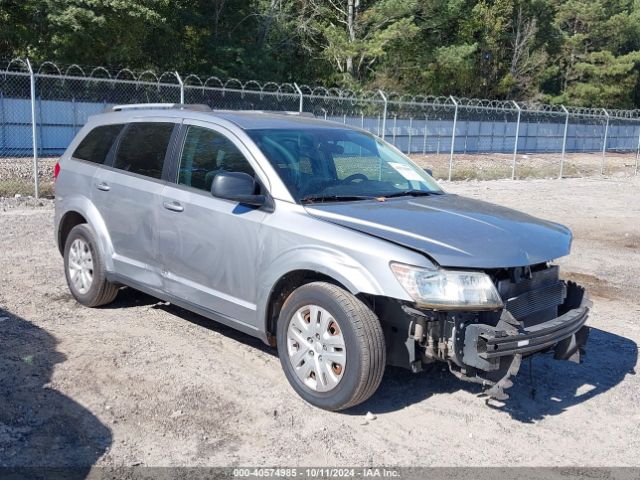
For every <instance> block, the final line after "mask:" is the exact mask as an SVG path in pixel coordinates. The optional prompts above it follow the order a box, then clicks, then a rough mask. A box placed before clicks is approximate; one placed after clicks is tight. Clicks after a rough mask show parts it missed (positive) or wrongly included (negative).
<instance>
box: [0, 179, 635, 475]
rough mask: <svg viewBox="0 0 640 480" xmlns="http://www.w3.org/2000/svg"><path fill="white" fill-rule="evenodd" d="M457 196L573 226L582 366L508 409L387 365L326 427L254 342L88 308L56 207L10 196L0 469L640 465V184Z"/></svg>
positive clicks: (195, 323) (520, 187)
mask: <svg viewBox="0 0 640 480" xmlns="http://www.w3.org/2000/svg"><path fill="white" fill-rule="evenodd" d="M444 186H445V188H446V189H447V190H449V191H451V192H456V193H461V194H464V195H468V196H471V197H475V198H481V199H484V200H488V201H493V202H497V203H501V204H504V205H507V206H511V207H514V208H519V209H522V210H525V211H527V212H529V213H532V214H535V215H538V216H541V217H545V218H549V219H552V220H555V221H559V222H562V223H565V224H567V225H569V226H570V227H571V228H572V229H573V231H574V235H575V241H574V245H573V254H572V256H571V257H570V258H567V259H562V260H561V261H560V264H561V266H562V268H563V270H564V273H565V274H566V275H567V276H569V277H571V278H574V279H576V280H579V281H581V282H583V283H584V284H585V285H586V286H587V287H588V288H589V290H590V293H591V296H592V298H593V300H594V308H593V311H592V315H591V320H590V325H591V326H592V327H593V328H592V332H591V337H590V341H589V344H588V355H587V357H586V359H585V362H584V363H583V364H582V365H575V364H572V363H568V362H559V361H554V360H552V359H551V358H549V357H546V356H545V357H540V358H536V359H534V360H533V362H532V363H531V364H529V362H528V361H526V362H524V363H523V367H522V369H521V373H520V375H519V376H518V377H517V378H516V382H515V386H514V387H513V388H512V389H511V390H509V393H510V394H511V399H510V400H508V401H507V402H506V405H505V406H504V407H503V408H493V407H490V406H488V405H485V403H484V401H483V400H482V399H481V398H479V397H478V393H479V392H480V389H479V388H478V387H477V386H475V385H472V384H468V383H463V382H460V381H458V380H456V379H455V378H453V377H452V376H451V375H450V374H449V373H448V372H446V371H445V370H444V369H442V368H440V367H438V368H435V369H433V370H431V371H426V372H421V373H419V374H410V373H408V372H405V371H403V370H398V369H391V368H389V369H387V372H386V375H385V378H384V380H383V383H382V386H381V388H380V390H379V391H378V392H377V394H376V395H375V396H374V397H373V398H372V399H371V400H370V401H368V402H367V403H366V404H364V405H362V406H360V407H356V408H354V409H352V410H350V411H347V412H344V413H329V412H324V411H321V410H318V409H315V408H313V407H311V406H309V405H307V404H306V403H304V402H303V401H302V400H301V399H300V398H298V397H297V396H296V395H295V394H294V392H293V390H292V389H291V388H290V387H289V385H288V384H287V382H286V380H285V377H284V375H283V373H282V371H281V369H280V365H279V362H278V358H277V357H276V355H275V351H274V350H273V349H270V348H268V347H265V346H264V345H262V344H261V343H260V342H259V341H257V340H254V339H252V338H250V337H248V336H245V335H242V334H239V333H236V332H234V331H232V330H230V329H228V328H225V327H223V326H220V325H218V324H216V323H214V322H210V321H208V320H206V319H203V318H201V317H198V316H196V315H193V314H190V313H188V312H185V311H184V310H181V309H179V308H176V307H174V306H171V305H166V304H163V303H159V302H157V301H156V300H154V299H153V298H151V297H148V296H145V295H143V294H140V293H136V292H134V291H131V290H123V291H121V292H120V295H119V297H118V299H117V300H116V303H115V304H113V305H112V306H109V307H108V308H101V309H87V308H84V307H81V306H79V305H78V304H77V303H76V302H75V301H74V300H73V299H72V298H71V296H70V294H69V292H68V290H67V287H66V285H65V280H64V274H63V271H62V260H61V257H60V255H59V254H58V252H57V251H56V249H55V247H54V244H53V232H52V224H51V223H52V214H53V205H52V202H51V201H47V200H44V201H41V202H36V201H34V200H29V199H5V200H1V199H0V308H1V310H0V465H20V466H24V465H49V466H50V465H85V466H89V465H92V464H95V465H98V466H127V465H152V466H168V465H182V466H186V465H189V466H200V465H206V466H218V465H289V466H305V465H314V466H337V465H350V466H360V465H381V464H382V465H387V466H403V465H404V466H406V465H413V466H417V465H438V466H454V465H464V466H472V465H478V466H480V465H482V466H496V465H504V466H507V465H519V466H541V465H545V466H546V465H562V466H568V465H589V466H612V465H627V466H629V465H632V466H639V465H640V458H639V456H638V452H640V409H638V405H639V404H640V382H639V381H638V377H637V376H635V369H637V365H638V347H637V343H638V342H639V341H640V324H639V322H638V318H639V314H640V306H639V305H638V297H639V295H640V222H639V221H638V219H640V202H638V191H639V189H640V178H631V179H630V178H624V179H619V178H601V179H567V180H562V181H558V180H554V181H549V180H546V181H545V180H531V181H509V180H502V181H488V182H460V183H445V185H444ZM369 411H370V412H372V413H373V414H375V415H376V417H377V418H375V419H374V420H369V421H366V420H365V414H366V413H367V412H369Z"/></svg>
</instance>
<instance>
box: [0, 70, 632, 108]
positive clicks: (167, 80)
mask: <svg viewBox="0 0 640 480" xmlns="http://www.w3.org/2000/svg"><path fill="white" fill-rule="evenodd" d="M1 67H2V64H0V68H1ZM29 68H30V67H29V63H28V60H27V59H23V58H14V59H11V60H8V61H6V64H5V66H4V69H3V70H0V75H1V76H2V77H3V79H5V80H6V77H7V75H29V74H30V73H29ZM32 68H33V73H34V75H36V76H37V77H39V78H47V79H51V80H59V81H60V83H61V85H64V84H65V82H67V81H69V82H71V81H78V80H81V81H89V82H101V83H102V82H107V83H111V84H113V85H116V84H133V85H139V86H145V87H155V88H157V89H158V91H159V90H160V89H161V88H166V87H174V88H175V87H181V88H184V89H189V90H198V89H200V90H202V91H203V92H205V91H207V90H213V91H219V92H221V94H222V95H224V94H226V93H234V94H239V95H240V96H241V98H243V97H244V96H245V95H259V96H260V98H262V97H263V96H265V95H268V96H275V97H276V98H277V99H282V98H285V97H293V96H300V95H302V96H303V97H305V98H307V99H309V100H312V101H313V102H316V105H315V106H316V107H318V105H317V102H319V103H320V104H322V103H323V102H324V103H326V104H329V103H337V104H339V105H340V104H342V105H351V106H353V107H355V106H357V105H359V104H384V103H387V104H388V106H389V107H390V108H391V109H392V111H394V112H395V114H396V115H397V113H398V112H401V111H405V110H406V111H409V112H411V111H417V110H425V111H454V110H455V109H456V108H458V109H464V110H465V111H468V112H495V113H501V114H514V113H517V112H522V113H527V114H531V115H538V116H559V115H569V116H572V117H584V118H599V119H603V120H605V119H621V120H640V109H632V110H624V109H610V110H608V109H604V108H590V107H578V106H563V105H553V104H544V103H539V102H533V101H520V102H515V101H513V100H491V99H478V98H464V97H453V96H449V97H447V96H437V95H421V94H417V95H413V94H407V93H401V92H387V91H384V92H383V91H381V90H377V91H372V90H352V89H346V88H339V87H324V86H313V85H304V84H303V85H297V84H296V83H276V82H270V81H269V82H259V81H257V80H246V81H242V80H240V79H238V78H228V79H222V78H220V77H218V76H214V75H211V76H202V75H197V74H188V75H186V76H184V78H183V77H182V76H181V75H180V74H179V73H178V72H175V71H165V72H162V73H160V74H158V73H157V72H155V71H153V70H143V71H136V70H134V69H130V68H121V69H119V70H117V71H110V70H109V69H108V68H106V67H103V66H96V67H87V66H82V65H80V64H77V63H74V64H70V65H66V66H60V65H58V64H56V63H55V62H52V61H45V62H42V63H40V64H39V65H37V68H35V66H34V67H32ZM318 108H320V107H318Z"/></svg>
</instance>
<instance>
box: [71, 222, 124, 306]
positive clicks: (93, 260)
mask: <svg viewBox="0 0 640 480" xmlns="http://www.w3.org/2000/svg"><path fill="white" fill-rule="evenodd" d="M64 273H65V277H66V278H67V285H69V290H70V291H71V294H72V295H73V296H74V298H75V299H76V300H77V301H78V302H79V303H81V304H82V305H85V306H87V307H98V306H100V305H106V304H107V303H111V302H112V301H113V300H114V299H115V298H116V295H117V294H118V286H117V285H114V284H113V283H111V282H109V281H108V280H107V279H106V269H105V264H104V255H103V253H102V252H101V251H100V247H99V245H98V242H97V241H96V236H95V234H94V233H93V230H91V228H90V227H89V225H87V224H86V223H83V224H80V225H76V226H75V227H73V228H72V229H71V231H70V232H69V235H68V236H67V240H66V242H65V244H64Z"/></svg>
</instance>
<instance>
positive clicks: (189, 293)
mask: <svg viewBox="0 0 640 480" xmlns="http://www.w3.org/2000/svg"><path fill="white" fill-rule="evenodd" d="M182 130H183V132H182V135H181V139H180V141H179V142H178V143H179V147H178V148H177V149H176V153H177V155H176V166H175V167H174V174H173V176H172V179H173V181H172V182H169V183H168V184H167V186H166V187H165V188H164V190H163V192H162V204H163V207H164V208H162V209H161V213H160V215H161V222H160V247H161V248H160V251H161V258H162V263H163V265H164V269H165V272H164V275H165V285H166V287H165V288H166V290H167V291H168V292H169V293H171V294H172V295H174V296H176V297H178V298H180V299H182V300H186V301H188V302H190V303H191V304H193V305H195V306H197V307H200V308H204V309H206V310H207V311H210V312H213V313H215V314H217V315H218V316H222V317H225V318H226V319H230V320H233V321H234V322H235V323H241V324H244V325H245V326H249V327H251V328H255V325H254V324H255V322H256V320H255V318H256V275H255V270H256V265H257V258H258V255H259V253H260V228H261V224H262V221H263V220H264V219H265V217H266V216H267V215H269V213H266V212H265V211H264V210H262V209H257V208H253V207H247V206H245V205H239V204H238V203H237V202H232V201H229V200H222V199H220V198H214V197H213V196H212V195H211V193H210V190H211V183H212V182H213V178H214V177H215V175H216V174H217V173H219V172H221V171H228V172H245V173H248V174H250V175H252V176H254V177H256V178H257V179H258V180H259V181H261V182H262V184H263V185H267V183H266V180H265V178H266V177H265V175H264V174H263V173H262V172H260V171H259V174H256V172H257V165H255V164H254V165H252V164H251V162H250V160H249V159H250V158H251V157H250V154H249V151H248V150H247V149H246V147H245V146H244V145H243V144H242V143H241V142H240V141H239V140H238V139H237V138H236V137H235V136H234V135H233V134H232V133H231V132H229V131H227V130H226V129H224V128H222V127H217V126H213V125H211V124H209V123H206V122H197V121H185V123H184V125H183V127H182ZM254 166H255V168H254ZM261 188H264V187H261Z"/></svg>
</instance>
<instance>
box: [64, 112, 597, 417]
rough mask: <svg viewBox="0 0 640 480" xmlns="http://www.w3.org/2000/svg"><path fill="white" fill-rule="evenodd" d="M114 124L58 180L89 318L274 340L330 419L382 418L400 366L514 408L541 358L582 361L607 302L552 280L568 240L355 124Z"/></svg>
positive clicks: (230, 119)
mask: <svg viewBox="0 0 640 480" xmlns="http://www.w3.org/2000/svg"><path fill="white" fill-rule="evenodd" d="M113 110H114V111H112V112H109V113H105V114H101V115H96V116H94V117H92V118H90V119H89V121H88V123H87V124H86V125H85V127H84V128H83V129H82V130H81V131H80V132H79V133H78V135H77V137H76V138H75V140H74V141H73V142H72V143H71V145H70V146H69V148H68V149H67V151H66V153H65V154H64V155H63V156H62V158H61V159H60V161H59V163H58V165H57V166H56V169H55V176H56V179H57V180H56V213H55V226H56V228H55V232H56V240H57V243H58V246H59V249H60V252H61V253H62V254H63V256H64V270H65V274H66V278H67V282H68V284H69V288H70V290H71V293H72V294H73V296H74V297H75V298H76V299H77V300H78V301H79V302H80V303H82V304H83V305H86V306H89V307H97V306H99V305H104V304H107V303H109V302H111V301H113V300H114V299H115V297H116V295H117V294H118V290H119V289H120V288H121V287H122V286H127V287H131V288H134V289H138V290H141V291H143V292H146V293H148V294H150V295H152V296H154V297H157V298H160V299H162V300H165V301H168V302H171V303H174V304H176V305H179V306H181V307H184V308H186V309H188V310H191V311H193V312H196V313H198V314H200V315H204V316H205V317H208V318H210V319H213V320H215V321H218V322H221V323H224V324H226V325H230V326H232V327H233V328H236V329H238V330H241V331H243V332H245V333H247V334H249V335H254V336H256V337H259V338H261V339H262V340H263V341H265V342H266V343H268V344H269V345H272V346H277V349H278V355H279V357H280V361H281V364H282V367H283V369H284V373H285V375H286V377H287V379H288V381H289V382H290V384H291V386H292V387H293V389H294V390H295V391H296V392H297V393H298V394H299V395H300V396H302V397H303V398H304V399H305V400H306V401H308V402H309V403H311V404H313V405H316V406H318V407H320V408H324V409H329V410H341V409H345V408H348V407H351V406H353V405H356V404H359V403H361V402H364V401H365V400H366V399H368V398H369V397H370V396H371V395H372V394H373V393H374V392H375V391H376V389H377V388H378V386H379V384H380V381H381V379H382V376H383V373H384V370H385V367H386V365H394V366H400V367H405V368H408V369H411V370H412V371H414V372H417V371H419V370H421V369H422V368H423V366H425V365H427V364H430V363H433V362H447V363H448V365H449V369H450V371H451V372H452V373H453V374H454V375H455V376H457V377H458V378H461V379H464V380H468V381H472V382H477V383H481V384H482V385H484V386H485V387H487V389H488V390H487V391H486V393H487V394H488V395H489V396H491V397H495V398H498V399H504V398H507V395H506V394H505V392H504V389H505V388H507V387H508V386H510V385H511V381H510V377H511V376H513V375H514V374H515V373H517V371H518V368H519V366H520V362H521V358H522V357H523V356H526V355H530V354H532V353H535V352H542V351H552V352H554V353H555V356H556V358H561V359H571V360H574V361H575V360H577V361H579V358H580V355H581V353H582V348H583V346H584V345H585V343H586V339H587V335H588V327H586V326H585V322H586V319H587V315H588V311H589V308H588V307H589V305H588V303H589V302H588V300H587V299H586V296H585V295H584V289H583V288H581V287H580V286H578V285H576V284H574V283H572V282H565V281H562V280H561V279H560V278H559V272H558V267H557V266H556V265H553V264H552V263H550V262H551V261H552V260H554V259H557V258H559V257H562V256H564V255H567V254H568V253H569V249H570V245H571V233H570V231H569V230H568V229H567V228H565V227H563V226H561V225H558V224H556V223H552V222H548V221H543V220H539V219H537V218H534V217H531V216H529V215H525V214H522V213H519V212H516V211H513V210H509V209H506V208H503V207H499V206H496V205H491V204H488V203H484V202H481V201H476V200H471V199H467V198H464V197H460V196H457V195H452V194H448V193H445V192H444V191H443V190H442V189H441V188H440V187H439V186H438V184H437V183H436V182H435V181H434V180H433V179H432V178H431V176H430V175H429V174H428V173H427V172H425V171H424V170H422V169H421V168H419V167H418V166H416V165H415V164H414V163H413V162H412V161H411V160H409V159H408V158H407V157H406V156H404V155H403V154H402V153H400V152H399V151H398V150H397V149H395V148H394V147H392V146H391V145H389V144H387V143H385V142H384V141H383V140H381V139H379V138H376V137H374V136H372V135H371V134H370V133H368V132H366V131H363V130H359V129H356V128H351V127H347V126H344V125H341V124H336V123H332V122H327V121H322V120H318V119H315V118H312V117H309V116H306V115H296V114H287V113H270V112H229V111H211V110H209V109H208V108H206V107H199V106H188V105H133V106H122V107H114V109H113ZM252 374H254V372H247V375H252Z"/></svg>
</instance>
